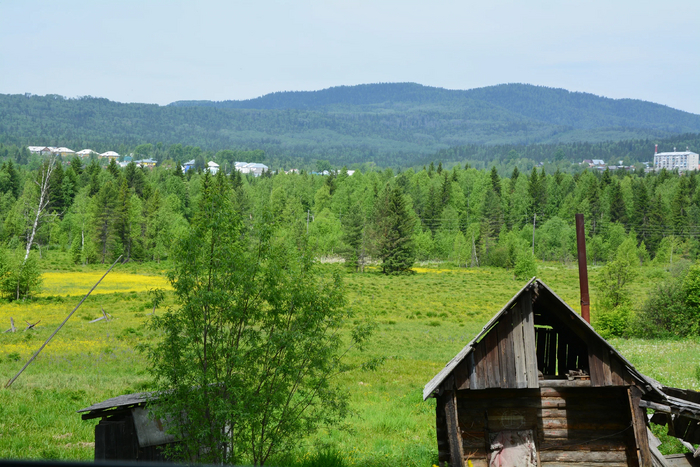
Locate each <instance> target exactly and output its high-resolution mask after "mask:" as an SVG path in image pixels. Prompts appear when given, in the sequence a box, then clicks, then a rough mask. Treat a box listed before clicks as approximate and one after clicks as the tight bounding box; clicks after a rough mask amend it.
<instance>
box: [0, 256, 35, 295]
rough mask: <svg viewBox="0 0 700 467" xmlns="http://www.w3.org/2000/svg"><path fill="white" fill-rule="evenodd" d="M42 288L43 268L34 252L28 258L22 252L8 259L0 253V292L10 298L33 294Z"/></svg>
mask: <svg viewBox="0 0 700 467" xmlns="http://www.w3.org/2000/svg"><path fill="white" fill-rule="evenodd" d="M40 289H41V270H40V269H39V260H38V259H37V257H36V255H35V254H34V252H32V253H30V255H29V257H27V260H26V261H25V260H24V255H22V254H21V252H19V253H16V254H15V255H13V257H12V258H11V259H10V260H9V261H8V260H7V259H6V257H5V255H4V254H2V255H0V293H1V294H2V295H3V296H4V297H5V298H8V299H10V300H18V299H21V298H28V297H31V296H33V295H34V294H35V293H37V292H38V291H39V290H40Z"/></svg>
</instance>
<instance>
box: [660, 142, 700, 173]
mask: <svg viewBox="0 0 700 467" xmlns="http://www.w3.org/2000/svg"><path fill="white" fill-rule="evenodd" d="M698 163H700V161H699V160H698V154H697V153H695V152H692V151H689V150H687V149H686V150H685V151H676V148H673V152H657V153H654V169H655V170H661V169H664V168H665V169H666V170H673V169H678V171H679V172H685V171H686V170H698V168H700V167H698Z"/></svg>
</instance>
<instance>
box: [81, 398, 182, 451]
mask: <svg viewBox="0 0 700 467" xmlns="http://www.w3.org/2000/svg"><path fill="white" fill-rule="evenodd" d="M153 400H154V397H153V394H151V393H145V392H140V393H135V394H126V395H123V396H119V397H114V398H112V399H108V400H106V401H103V402H98V403H97V404H93V405H91V406H90V407H87V408H85V409H81V410H79V411H78V413H82V414H83V415H82V418H83V420H90V419H94V418H100V419H101V420H100V422H99V423H98V424H97V425H95V460H96V461H113V460H121V461H165V460H167V459H166V458H165V457H164V455H163V450H162V448H163V446H165V445H166V444H169V443H172V442H174V441H175V440H174V437H173V436H172V435H169V434H167V433H166V431H165V428H164V427H163V423H162V422H161V421H160V420H159V419H157V418H155V417H154V416H153V415H152V414H151V413H150V412H149V410H148V408H147V407H146V405H147V404H148V403H149V402H151V401H153Z"/></svg>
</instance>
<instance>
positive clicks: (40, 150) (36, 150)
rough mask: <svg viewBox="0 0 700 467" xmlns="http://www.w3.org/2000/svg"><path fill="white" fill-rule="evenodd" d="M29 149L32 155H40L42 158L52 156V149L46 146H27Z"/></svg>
mask: <svg viewBox="0 0 700 467" xmlns="http://www.w3.org/2000/svg"><path fill="white" fill-rule="evenodd" d="M27 149H29V152H30V153H32V154H40V155H42V156H45V155H47V154H51V148H48V147H46V146H27Z"/></svg>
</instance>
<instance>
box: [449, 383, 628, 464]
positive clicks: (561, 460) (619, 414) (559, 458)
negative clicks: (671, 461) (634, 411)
mask: <svg viewBox="0 0 700 467" xmlns="http://www.w3.org/2000/svg"><path fill="white" fill-rule="evenodd" d="M456 399H457V414H458V424H459V428H460V431H461V438H462V452H463V456H464V464H466V463H467V461H468V460H471V462H472V464H473V465H474V466H475V467H479V466H486V465H488V452H487V450H488V445H489V442H488V437H489V433H496V432H499V431H503V430H528V429H531V430H533V433H534V434H535V439H536V444H537V446H536V448H537V453H538V457H539V461H540V465H542V466H550V467H555V466H560V465H561V466H563V465H572V466H573V465H576V466H584V465H592V464H593V465H599V466H602V465H609V466H613V467H615V466H627V465H631V466H636V465H639V462H638V457H637V445H636V443H635V438H634V432H635V431H634V429H633V427H632V424H631V421H632V418H631V413H630V405H629V398H628V393H627V388H625V387H619V388H616V387H610V388H592V387H591V388H548V387H544V388H540V389H521V390H485V391H473V390H471V391H457V393H456ZM443 420H444V419H443ZM443 427H444V425H443ZM443 430H444V428H443ZM443 430H440V431H442V433H440V434H443V433H444V431H443ZM443 436H444V435H443ZM445 444H446V443H444V442H443V443H442V444H441V447H442V449H440V451H441V452H440V458H441V460H443V459H446V458H447V454H448V453H447V452H442V451H445V450H446V449H445V447H446V446H445Z"/></svg>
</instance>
